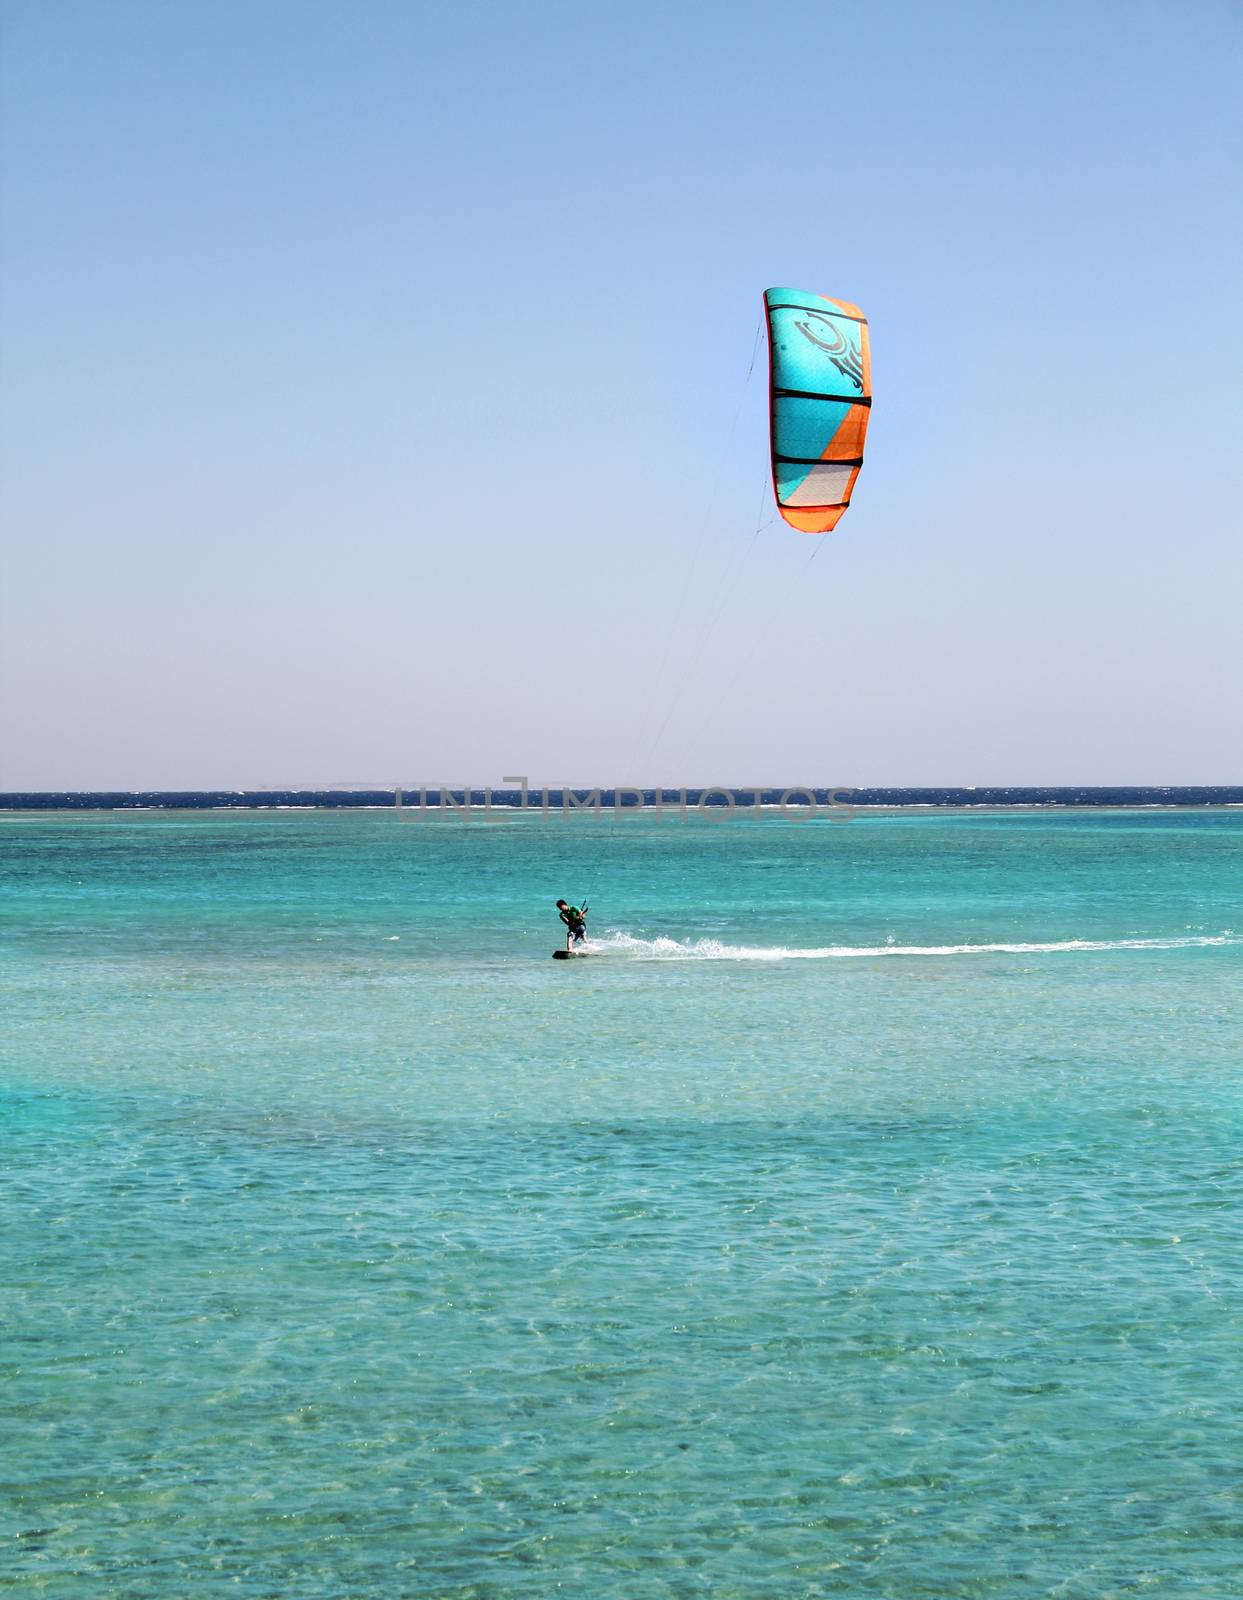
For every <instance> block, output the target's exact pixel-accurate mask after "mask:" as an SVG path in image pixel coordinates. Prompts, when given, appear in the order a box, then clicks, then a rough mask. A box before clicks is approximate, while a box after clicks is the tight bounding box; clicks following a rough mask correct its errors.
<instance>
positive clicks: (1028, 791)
mask: <svg viewBox="0 0 1243 1600" xmlns="http://www.w3.org/2000/svg"><path fill="white" fill-rule="evenodd" d="M596 793H597V791H596V790H594V789H590V788H577V787H576V788H572V789H567V788H563V787H560V788H549V789H547V790H544V791H541V790H539V789H535V788H533V789H531V791H530V792H529V793H528V794H525V795H524V792H523V791H522V790H521V789H511V788H503V789H491V790H488V789H476V788H472V789H469V790H467V789H444V790H443V791H442V790H441V789H440V788H438V787H434V786H431V785H428V786H427V787H426V788H424V789H420V788H419V787H418V786H413V787H411V788H409V789H404V790H402V791H401V797H402V804H403V805H404V806H405V807H406V808H407V809H409V810H415V811H417V810H418V809H419V808H420V806H424V807H426V808H427V809H433V808H434V809H437V810H440V809H444V810H446V811H452V810H454V809H458V810H461V809H465V808H467V807H483V806H494V807H498V808H501V807H504V808H510V809H519V810H521V809H522V808H523V805H524V801H525V805H526V807H527V809H529V810H532V811H539V810H540V809H541V807H543V808H544V809H547V810H552V811H561V810H562V808H563V807H564V808H565V809H567V810H568V811H570V813H571V814H573V813H574V812H575V811H578V810H581V811H582V812H583V813H587V812H588V811H590V810H591V809H593V807H594V804H595V802H594V799H593V797H594V795H595V794H596ZM598 793H599V804H600V807H601V809H605V810H612V809H613V808H614V806H615V805H620V806H621V807H622V808H623V809H627V810H630V809H637V808H640V807H644V806H647V807H654V806H655V805H656V804H657V794H658V791H657V790H656V789H643V790H640V789H637V788H634V789H629V788H623V789H613V788H601V789H600V790H599V791H598ZM659 793H660V795H661V802H662V804H663V806H664V807H665V808H666V809H668V810H676V809H678V808H679V807H680V806H683V805H684V806H685V807H687V808H688V809H700V808H702V809H705V810H706V809H715V808H723V809H728V808H729V807H730V806H731V805H732V806H734V807H736V808H737V809H738V810H747V809H749V808H752V807H755V806H757V805H759V806H778V805H780V804H782V802H783V800H784V801H785V802H786V803H787V804H788V806H789V808H790V811H791V812H792V813H797V812H798V811H799V810H800V809H802V810H803V811H807V810H808V809H809V807H810V800H809V798H808V797H809V796H811V797H814V799H815V802H816V805H817V806H826V807H833V808H837V809H841V808H845V807H856V808H863V807H870V806H878V807H886V808H888V807H901V806H945V807H974V806H986V807H1006V806H1107V807H1121V806H1130V807H1152V806H1243V784H1209V785H1195V784H1183V785H1167V786H1153V787H1142V786H1119V787H1107V786H1093V785H1085V786H1081V787H1065V786H1061V787H1050V788H1039V787H1014V788H1007V787H990V786H980V787H977V788H968V787H959V788H921V789H885V788H882V789H873V788H858V789H852V788H848V787H846V786H844V785H843V786H836V787H833V788H807V787H801V786H799V785H791V786H790V787H789V788H785V789H782V788H768V787H765V788H741V789H735V788H724V787H721V788H705V787H696V788H684V789H683V788H679V787H666V788H664V789H663V790H661V791H659ZM442 800H443V806H442ZM396 803H397V791H396V790H394V789H344V788H340V789H338V788H328V789H187V790H177V789H155V790H135V791H132V792H131V791H127V790H39V791H27V792H21V791H14V792H9V793H0V811H138V810H161V811H175V810H185V811H219V810H225V809H230V808H232V809H241V810H248V811H261V810H274V809H281V810H288V809H291V808H292V809H332V810H344V809H350V808H364V807H369V806H370V807H375V806H393V805H395V804H396Z"/></svg>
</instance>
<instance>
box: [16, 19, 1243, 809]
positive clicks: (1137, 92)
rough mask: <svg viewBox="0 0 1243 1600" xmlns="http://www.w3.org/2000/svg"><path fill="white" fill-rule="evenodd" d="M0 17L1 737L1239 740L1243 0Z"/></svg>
mask: <svg viewBox="0 0 1243 1600" xmlns="http://www.w3.org/2000/svg"><path fill="white" fill-rule="evenodd" d="M0 24H2V27H3V41H2V42H3V69H2V70H3V80H2V108H0V112H2V117H3V187H2V191H0V204H2V217H0V220H2V223H3V241H4V243H3V249H4V272H3V279H4V282H3V290H2V296H3V298H2V300H0V340H2V351H0V353H2V355H3V372H4V378H3V391H4V392H3V416H2V423H3V434H2V452H3V454H2V460H0V467H2V471H3V511H4V524H5V530H6V532H5V550H4V555H3V568H2V569H0V579H2V583H3V590H2V599H0V693H2V694H3V697H4V708H3V709H4V720H5V724H6V731H5V735H4V741H3V745H4V754H3V761H2V763H0V787H4V788H9V789H18V788H61V787H70V788H148V787H151V788H195V787H214V786H226V787H242V786H245V785H252V784H254V785H257V784H300V785H315V784H321V783H333V782H344V783H355V782H358V783H372V782H376V783H379V782H384V783H393V782H397V781H401V782H407V783H415V782H418V781H430V782H446V783H448V782H452V783H459V782H473V783H482V782H498V781H499V780H500V779H501V777H502V776H504V775H507V774H516V773H525V774H528V775H529V776H530V777H531V778H532V780H533V781H545V782H554V783H555V782H561V781H571V782H578V783H595V782H604V783H614V782H633V783H651V782H654V781H663V782H666V783H679V782H689V783H696V782H731V783H744V782H749V781H760V782H765V783H795V782H815V783H838V784H865V783H876V784H885V783H892V784H903V783H906V784H919V783H930V784H937V783H979V784H984V783H1148V782H1153V783H1208V782H1231V781H1234V782H1238V781H1240V780H1241V778H1243V772H1241V760H1240V752H1241V750H1243V741H1241V740H1240V733H1241V732H1243V718H1241V716H1240V706H1241V696H1243V670H1241V668H1243V642H1241V635H1243V628H1241V626H1240V616H1241V615H1243V540H1241V539H1240V533H1241V531H1243V530H1241V527H1240V523H1241V521H1243V518H1241V516H1240V507H1241V506H1243V470H1241V465H1240V463H1241V460H1243V450H1241V448H1240V423H1241V421H1243V404H1241V394H1243V381H1241V374H1243V315H1241V313H1240V289H1239V263H1240V261H1241V260H1243V221H1241V209H1240V190H1241V184H1240V172H1241V170H1243V116H1241V114H1240V109H1239V105H1240V97H1239V95H1238V85H1239V82H1240V69H1241V68H1243V9H1240V7H1239V6H1238V5H1236V4H1233V3H1229V0H1188V3H1186V4H1184V5H1180V6H1177V7H1171V6H1169V5H1168V4H1160V3H1122V0H1118V3H1102V0H1087V3H1047V0H1034V3H1032V4H1027V5H1021V6H1020V5H1008V4H999V3H998V4H992V3H983V0H979V3H972V0H966V3H955V0H950V3H948V4H945V5H938V6H930V5H923V4H918V3H911V4H897V3H888V0H881V3H878V4H875V5H868V6H857V5H851V6H845V5H832V4H821V5H808V4H799V3H794V4H792V5H788V6H784V7H781V8H777V9H774V8H772V7H769V6H763V5H760V4H751V3H744V4H730V3H728V0H725V3H722V4H718V5H714V6H712V7H711V8H708V7H703V6H699V5H696V6H691V5H683V4H676V3H675V4H664V5H656V4H652V3H649V0H640V3H637V4H631V5H628V6H624V7H603V6H587V5H570V4H562V3H552V4H550V3H540V0H534V3H531V0H528V3H525V4H523V5H517V4H476V5H463V6H458V7H438V6H437V7H434V6H430V5H420V4H392V3H374V0H372V3H362V4H359V5H349V6H347V5H346V4H344V3H343V0H342V3H335V4H324V3H322V0H299V3H289V0H267V3H265V4H264V5H262V6H253V5H242V4H238V3H234V0H213V3H210V4H209V3H197V0H187V3H180V4H177V5H175V6H169V5H165V4H156V3H149V0H142V3H119V0H95V3H83V0H63V3H58V4H56V5H53V6H49V5H46V4H42V3H32V0H6V4H5V5H4V7H3V11H2V13H0ZM768 285H792V286H796V287H801V288H810V289H816V290H820V291H822V292H825V293H830V294H833V295H837V296H840V297H843V298H847V299H851V300H856V301H858V302H859V303H860V304H861V305H862V306H863V308H864V309H865V311H866V312H867V313H868V315H869V317H870V319H871V328H872V342H873V369H874V370H873V379H874V393H875V407H874V414H873V421H872V430H871V434H870V437H869V441H868V456H867V461H866V464H865V466H864V470H863V473H862V476H861V478H860V481H859V485H858V488H857V491H856V495H855V503H854V505H853V506H852V508H851V510H850V511H849V512H848V514H847V516H846V517H845V519H844V520H843V522H842V524H841V526H840V528H839V529H838V531H837V532H836V533H835V534H833V535H829V536H827V537H825V538H824V539H823V540H819V541H817V540H815V539H812V538H809V537H807V536H805V535H801V534H798V533H795V532H794V531H793V530H790V529H788V528H786V527H785V526H784V525H783V524H781V523H779V522H770V520H769V519H770V518H771V517H772V505H771V496H770V493H769V491H768V490H767V487H766V485H767V431H766V430H767V416H766V405H765V396H764V379H765V370H764V368H765V357H764V355H763V352H762V351H761V353H760V355H759V359H758V360H757V361H756V363H755V370H754V371H753V373H752V374H751V377H750V380H749V381H748V380H747V370H748V363H749V362H750V361H751V357H752V352H753V349H754V348H755V336H756V330H757V324H758V319H759V308H760V295H761V292H762V291H763V289H764V288H765V287H767V286H768ZM763 524H768V525H766V526H765V525H763ZM757 525H759V531H758V533H757ZM813 554H814V555H815V559H814V561H813V560H812V556H813Z"/></svg>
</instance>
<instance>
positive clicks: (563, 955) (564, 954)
mask: <svg viewBox="0 0 1243 1600" xmlns="http://www.w3.org/2000/svg"><path fill="white" fill-rule="evenodd" d="M590 954H591V951H590V950H554V951H553V953H552V958H553V960H554V961H579V960H581V959H582V957H583V956H589V955H590Z"/></svg>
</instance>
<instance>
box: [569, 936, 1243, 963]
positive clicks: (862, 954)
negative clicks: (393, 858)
mask: <svg viewBox="0 0 1243 1600" xmlns="http://www.w3.org/2000/svg"><path fill="white" fill-rule="evenodd" d="M1241 943H1243V937H1238V936H1235V935H1234V934H1232V933H1230V932H1225V933H1217V934H1186V935H1181V936H1171V937H1169V938H1157V939H1059V940H1053V941H1049V942H1047V943H1023V942H1019V941H1015V942H1013V943H1011V942H1004V943H995V944H872V945H852V944H827V945H819V946H817V947H815V948H812V949H804V950H800V949H798V948H794V947H791V946H789V945H744V944H722V943H721V941H720V940H718V939H692V940H685V941H683V940H679V939H668V938H657V939H640V938H636V937H635V935H634V934H630V933H623V932H613V933H608V934H605V935H604V936H603V937H602V938H599V939H593V940H592V941H591V943H590V946H589V948H590V950H591V952H592V954H599V955H619V956H628V957H630V958H631V959H634V960H639V961H842V960H859V959H863V960H869V959H875V958H877V957H880V956H985V955H1014V956H1025V955H1053V954H1057V953H1059V952H1062V951H1074V950H1078V951H1083V950H1197V949H1204V948H1207V947H1208V946H1211V945H1236V944H1241Z"/></svg>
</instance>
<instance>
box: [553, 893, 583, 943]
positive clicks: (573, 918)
mask: <svg viewBox="0 0 1243 1600" xmlns="http://www.w3.org/2000/svg"><path fill="white" fill-rule="evenodd" d="M557 910H558V911H559V912H560V913H561V920H562V922H564V923H565V947H566V949H567V950H568V949H569V948H570V946H571V945H572V944H582V943H583V941H584V940H585V939H586V937H587V921H586V917H587V902H586V901H584V902H583V905H582V909H581V910H580V909H579V907H578V906H569V905H566V903H565V901H564V900H558V901H557Z"/></svg>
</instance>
